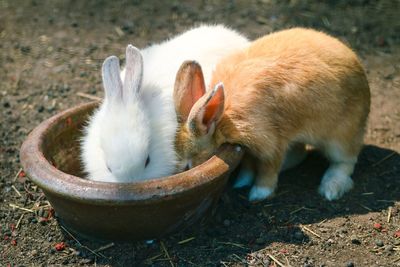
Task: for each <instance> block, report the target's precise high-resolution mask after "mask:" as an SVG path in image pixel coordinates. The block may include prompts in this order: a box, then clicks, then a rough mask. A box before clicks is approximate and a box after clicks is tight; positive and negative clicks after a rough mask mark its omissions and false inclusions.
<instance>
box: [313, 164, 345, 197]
mask: <svg viewBox="0 0 400 267" xmlns="http://www.w3.org/2000/svg"><path fill="white" fill-rule="evenodd" d="M352 187H353V180H352V179H351V178H350V176H348V175H346V174H344V173H342V172H340V171H336V170H333V169H331V170H328V171H327V172H326V173H325V174H324V177H323V178H322V181H321V185H320V186H319V189H318V192H319V193H320V194H321V195H322V196H323V197H325V198H326V199H327V200H329V201H331V200H336V199H339V198H341V197H342V196H343V195H344V194H345V193H346V192H348V191H350V189H351V188H352Z"/></svg>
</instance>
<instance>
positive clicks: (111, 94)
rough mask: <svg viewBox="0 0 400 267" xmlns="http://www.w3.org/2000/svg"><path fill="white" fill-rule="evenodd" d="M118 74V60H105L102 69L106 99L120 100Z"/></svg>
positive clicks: (111, 57) (120, 89)
mask: <svg viewBox="0 0 400 267" xmlns="http://www.w3.org/2000/svg"><path fill="white" fill-rule="evenodd" d="M119 73H120V68H119V59H118V58H117V57H116V56H110V57H108V58H106V60H104V63H103V67H102V76H103V86H104V91H105V96H106V99H110V100H111V99H113V100H119V101H120V100H121V99H122V81H121V77H120V74H119Z"/></svg>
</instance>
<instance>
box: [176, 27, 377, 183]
mask: <svg viewBox="0 0 400 267" xmlns="http://www.w3.org/2000/svg"><path fill="white" fill-rule="evenodd" d="M178 76H179V73H178ZM219 82H223V84H224V91H225V107H224V112H223V115H222V117H221V118H219V119H218V121H217V124H216V128H215V132H214V133H213V134H212V136H210V138H204V137H202V138H199V137H198V136H196V135H194V134H192V132H193V131H191V129H190V128H188V123H185V122H182V123H181V124H180V126H179V129H178V132H177V137H176V149H177V152H178V154H179V155H181V157H182V158H188V157H189V158H191V159H192V161H193V163H195V165H196V164H199V163H200V162H201V161H203V160H205V159H206V158H207V157H210V156H211V154H212V153H213V151H214V150H215V149H216V148H217V147H219V146H220V145H221V144H222V143H226V142H228V143H234V144H240V145H243V146H244V147H246V148H247V150H248V152H249V153H250V154H251V155H252V156H254V157H255V158H256V159H257V160H258V171H257V172H258V174H257V179H256V181H255V183H256V185H258V186H264V187H269V188H275V187H276V184H277V174H278V172H279V169H280V167H281V165H282V161H283V158H284V155H285V152H286V151H287V149H288V147H289V146H290V145H291V144H293V143H304V144H311V145H313V146H315V147H317V148H319V149H321V150H322V151H323V152H325V153H326V154H327V157H328V159H330V160H331V162H335V163H337V164H339V163H340V159H338V158H337V157H336V156H335V155H334V154H335V151H334V150H335V149H336V148H335V146H337V149H338V150H340V152H341V155H345V156H344V157H345V158H346V159H347V158H349V159H350V158H351V159H353V158H356V157H357V155H358V153H359V151H360V149H361V147H362V144H363V134H364V128H365V124H366V121H367V117H368V113H369V107H370V91H369V86H368V82H367V79H366V76H365V73H364V70H363V68H362V66H361V64H360V62H359V60H358V58H357V56H356V55H355V53H354V52H353V51H352V50H351V49H350V48H348V47H347V46H345V45H344V44H343V43H341V42H340V41H339V40H337V39H335V38H333V37H331V36H329V35H327V34H324V33H322V32H317V31H314V30H311V29H302V28H293V29H289V30H284V31H280V32H277V33H272V34H269V35H266V36H264V37H262V38H260V39H258V40H256V41H254V42H253V43H252V44H251V45H250V46H249V47H248V48H247V49H244V50H242V51H238V52H237V53H235V54H232V55H230V56H228V57H226V58H224V59H223V60H221V61H220V62H219V63H218V65H217V66H216V69H215V71H214V73H213V76H212V80H211V84H210V85H211V88H213V86H215V85H216V84H217V83H219ZM354 163H355V162H354ZM350 165H351V164H350ZM351 172H352V169H351Z"/></svg>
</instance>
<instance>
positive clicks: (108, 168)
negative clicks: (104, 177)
mask: <svg viewBox="0 0 400 267" xmlns="http://www.w3.org/2000/svg"><path fill="white" fill-rule="evenodd" d="M106 167H107V170H108V171H109V172H111V173H112V171H111V168H110V167H108V165H106Z"/></svg>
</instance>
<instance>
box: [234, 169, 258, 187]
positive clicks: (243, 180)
mask: <svg viewBox="0 0 400 267" xmlns="http://www.w3.org/2000/svg"><path fill="white" fill-rule="evenodd" d="M253 179H254V173H253V172H251V171H249V170H243V169H241V170H240V172H239V174H238V176H237V178H236V181H235V183H234V184H233V188H242V187H245V186H249V185H251V183H252V182H253Z"/></svg>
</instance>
